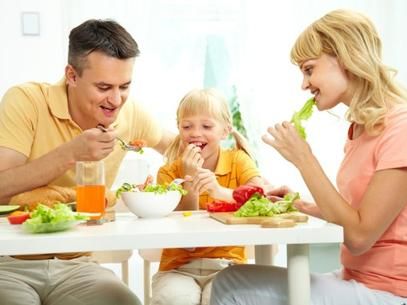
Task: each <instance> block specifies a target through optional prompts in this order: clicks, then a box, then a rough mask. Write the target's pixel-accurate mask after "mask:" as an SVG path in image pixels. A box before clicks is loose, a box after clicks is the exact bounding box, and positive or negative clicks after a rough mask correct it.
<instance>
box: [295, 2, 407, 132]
mask: <svg viewBox="0 0 407 305" xmlns="http://www.w3.org/2000/svg"><path fill="white" fill-rule="evenodd" d="M323 53H324V54H327V55H331V56H335V57H336V58H337V60H338V62H339V63H340V64H341V65H342V66H343V68H344V69H345V71H346V72H347V73H348V74H349V77H350V80H351V88H350V90H352V91H353V96H352V100H351V101H350V105H349V109H348V112H347V114H346V118H347V119H348V120H349V121H351V122H356V123H358V124H363V125H364V126H365V128H366V131H367V132H368V133H369V134H371V135H376V134H378V133H380V132H381V131H382V130H383V129H384V127H385V124H386V122H385V116H386V113H387V112H388V110H389V109H390V108H391V107H393V106H394V105H395V104H401V103H405V102H406V96H407V95H406V91H405V89H404V88H402V87H401V86H399V85H398V84H397V83H396V82H395V80H394V76H395V75H396V73H397V71H396V70H394V69H392V68H389V67H387V66H385V65H384V64H383V63H382V58H381V57H382V43H381V40H380V38H379V35H378V33H377V31H376V29H375V26H374V25H373V23H372V22H371V21H370V20H369V19H368V18H367V17H365V16H364V15H362V14H359V13H357V12H353V11H347V10H335V11H332V12H330V13H328V14H326V15H325V16H323V17H322V18H321V19H319V20H317V21H315V22H314V23H313V24H311V25H310V26H309V27H308V28H307V29H306V30H305V31H304V32H303V33H302V34H301V35H300V36H299V37H298V38H297V41H296V42H295V44H294V46H293V48H292V50H291V61H292V62H293V63H295V64H298V65H301V64H302V63H304V62H305V61H307V60H309V59H314V58H318V57H320V56H321V55H322V54H323Z"/></svg>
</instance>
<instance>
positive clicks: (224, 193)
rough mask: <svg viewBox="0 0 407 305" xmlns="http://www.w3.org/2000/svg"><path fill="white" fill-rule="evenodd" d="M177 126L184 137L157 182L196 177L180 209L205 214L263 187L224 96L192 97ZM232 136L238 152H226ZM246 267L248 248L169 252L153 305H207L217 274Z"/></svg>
mask: <svg viewBox="0 0 407 305" xmlns="http://www.w3.org/2000/svg"><path fill="white" fill-rule="evenodd" d="M177 125H178V129H179V136H178V137H177V138H176V139H175V141H174V143H173V144H172V146H170V148H169V150H168V152H167V157H168V163H167V165H165V166H163V167H162V168H160V170H159V172H158V177H157V182H158V183H169V182H171V181H172V180H173V179H174V178H184V177H185V176H190V177H192V179H193V180H192V181H189V182H185V183H184V188H185V189H186V190H187V191H188V194H187V195H186V196H184V197H183V199H182V200H181V202H180V204H179V205H178V207H177V209H178V210H199V209H206V205H207V203H210V202H212V201H214V200H215V199H216V200H223V201H232V200H233V198H232V191H233V189H234V188H236V187H238V186H239V185H243V184H257V185H259V184H262V179H261V177H260V173H259V171H258V169H257V167H256V165H255V162H254V161H253V159H251V157H250V154H249V151H248V147H247V142H246V141H245V139H244V137H243V136H242V135H241V134H239V133H238V132H237V131H235V130H233V128H232V120H231V114H230V111H229V108H228V104H227V101H226V99H225V98H224V97H223V96H222V95H221V94H220V93H219V92H217V91H215V90H214V89H204V90H192V91H191V92H189V93H188V94H187V95H186V96H185V97H184V98H183V99H182V100H181V102H180V104H179V107H178V111H177ZM230 133H232V135H233V136H234V138H235V140H236V144H237V149H233V150H224V149H221V147H220V142H221V140H224V139H226V137H227V136H228V135H229V134H230ZM180 155H181V156H180ZM178 156H179V157H178ZM243 262H245V253H244V247H243V246H232V247H205V248H193V249H191V248H188V249H164V251H163V254H162V257H161V263H160V269H159V272H158V273H157V274H156V275H154V277H153V282H152V295H153V296H152V301H151V303H152V304H153V305H158V304H165V305H171V304H174V305H198V304H204V305H206V304H208V303H209V296H210V287H211V280H212V278H213V277H214V275H215V274H216V272H217V271H219V270H221V269H223V268H225V267H227V266H229V265H231V264H235V263H243Z"/></svg>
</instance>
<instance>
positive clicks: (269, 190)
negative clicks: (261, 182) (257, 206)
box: [263, 185, 293, 202]
mask: <svg viewBox="0 0 407 305" xmlns="http://www.w3.org/2000/svg"><path fill="white" fill-rule="evenodd" d="M263 188H264V191H265V194H266V197H267V198H268V199H270V200H271V201H273V202H275V201H278V200H281V199H283V197H284V196H285V195H286V194H288V193H293V191H292V190H291V189H290V188H289V187H288V186H286V185H283V186H279V187H274V186H271V185H270V187H267V186H263Z"/></svg>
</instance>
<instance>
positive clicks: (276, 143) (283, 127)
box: [262, 122, 312, 167]
mask: <svg viewBox="0 0 407 305" xmlns="http://www.w3.org/2000/svg"><path fill="white" fill-rule="evenodd" d="M262 140H263V141H264V142H265V143H266V144H268V145H270V146H272V147H273V148H274V149H276V150H277V151H278V152H279V153H280V154H281V155H282V156H283V157H284V158H285V159H286V160H287V161H289V162H291V163H293V164H294V165H295V166H297V167H298V166H299V165H301V164H302V163H303V162H306V158H307V156H308V155H310V154H312V152H311V148H310V146H309V145H308V143H307V142H305V141H304V140H303V139H301V137H300V136H299V135H298V132H297V130H296V129H295V128H294V126H293V125H292V124H291V123H289V122H283V123H282V124H276V125H275V126H274V127H269V128H268V129H267V134H265V135H263V136H262Z"/></svg>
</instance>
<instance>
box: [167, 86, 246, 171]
mask: <svg viewBox="0 0 407 305" xmlns="http://www.w3.org/2000/svg"><path fill="white" fill-rule="evenodd" d="M201 114H207V115H209V116H210V117H212V118H214V119H215V120H217V121H218V122H220V123H221V124H223V125H224V126H225V128H227V129H228V130H229V131H230V133H231V134H232V136H233V138H234V139H235V143H236V147H237V148H238V149H242V150H244V151H245V152H246V153H247V154H248V155H249V156H250V157H252V155H251V153H250V149H249V144H248V142H247V140H246V138H245V137H244V136H243V135H242V134H241V133H240V132H238V131H237V130H235V129H234V128H233V126H232V115H231V113H230V110H229V106H228V102H227V100H226V98H225V97H224V96H223V95H222V94H221V93H220V92H219V91H217V90H216V89H213V88H209V89H193V90H191V91H190V92H188V93H187V94H186V95H185V96H184V97H183V98H182V100H181V102H180V103H179V106H178V110H177V126H179V124H180V121H181V120H182V119H183V118H185V117H188V116H194V115H201ZM180 144H181V139H180V136H179V135H177V136H176V138H175V139H174V141H173V142H172V143H171V145H170V146H169V147H168V148H167V150H166V152H165V157H166V158H167V163H172V162H173V161H175V160H176V159H177V158H178V157H179V156H180V154H181V153H182V152H181V151H180Z"/></svg>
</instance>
